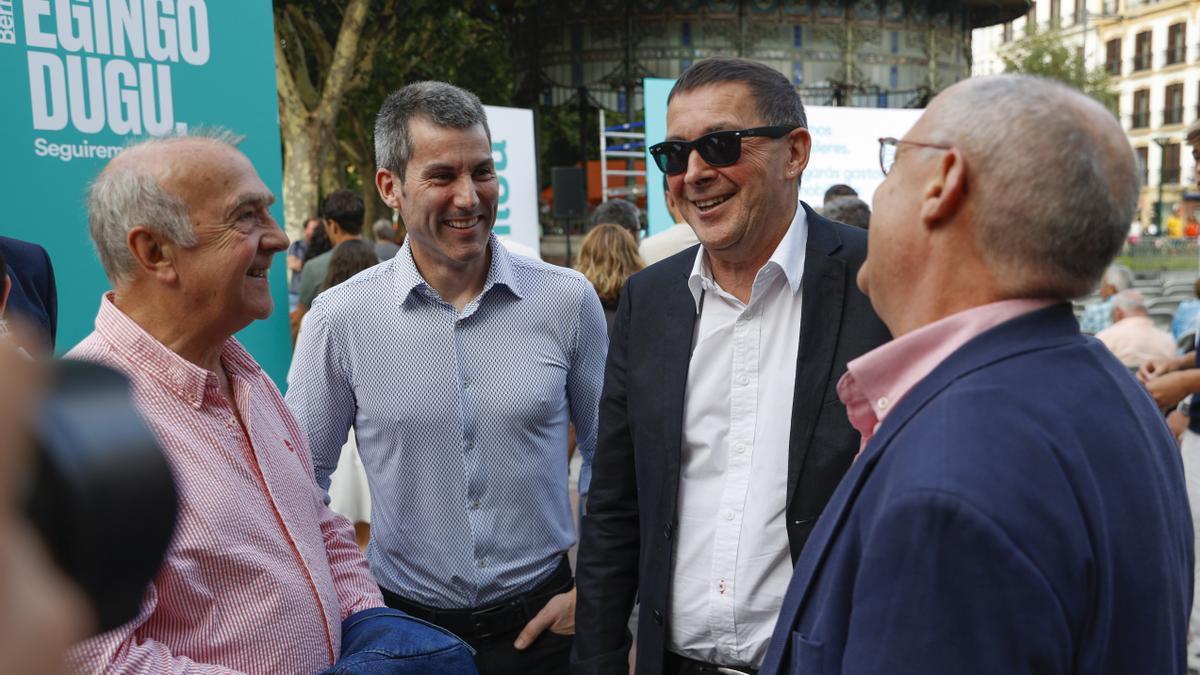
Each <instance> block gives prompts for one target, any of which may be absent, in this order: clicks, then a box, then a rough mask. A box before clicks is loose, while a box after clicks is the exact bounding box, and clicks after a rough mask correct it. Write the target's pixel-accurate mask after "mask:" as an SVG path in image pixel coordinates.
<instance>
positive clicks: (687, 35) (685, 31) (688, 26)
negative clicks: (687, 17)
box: [679, 21, 692, 47]
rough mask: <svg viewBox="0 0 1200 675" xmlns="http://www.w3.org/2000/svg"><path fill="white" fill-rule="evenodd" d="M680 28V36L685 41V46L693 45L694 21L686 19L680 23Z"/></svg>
mask: <svg viewBox="0 0 1200 675" xmlns="http://www.w3.org/2000/svg"><path fill="white" fill-rule="evenodd" d="M679 30H680V35H679V38H680V40H682V41H683V46H684V47H691V46H692V22H690V21H684V22H683V23H682V24H680V26H679Z"/></svg>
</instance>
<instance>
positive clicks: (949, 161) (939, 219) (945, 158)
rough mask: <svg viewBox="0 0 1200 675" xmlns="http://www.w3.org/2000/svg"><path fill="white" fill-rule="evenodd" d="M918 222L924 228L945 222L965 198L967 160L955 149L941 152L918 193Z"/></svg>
mask: <svg viewBox="0 0 1200 675" xmlns="http://www.w3.org/2000/svg"><path fill="white" fill-rule="evenodd" d="M921 197H922V199H921V221H922V222H923V223H924V224H925V225H926V227H937V226H938V225H940V224H941V223H945V222H947V221H949V220H950V218H951V217H952V216H953V215H954V214H955V213H956V212H957V211H958V209H959V208H961V207H962V204H963V201H964V200H965V199H966V197H967V163H966V160H965V158H964V157H963V155H962V153H961V152H959V151H958V149H957V148H951V149H949V150H946V151H945V152H943V153H942V156H941V158H940V160H939V161H938V163H937V165H936V168H935V169H934V172H933V177H932V179H931V180H930V181H929V183H927V184H926V186H925V191H924V194H923V195H921Z"/></svg>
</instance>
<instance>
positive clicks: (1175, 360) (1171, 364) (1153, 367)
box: [1137, 356, 1183, 384]
mask: <svg viewBox="0 0 1200 675" xmlns="http://www.w3.org/2000/svg"><path fill="white" fill-rule="evenodd" d="M1180 360H1181V359H1180V357H1178V356H1167V357H1164V358H1158V359H1150V360H1149V361H1146V362H1145V363H1143V364H1142V367H1141V368H1138V372H1137V379H1138V381H1139V382H1141V383H1142V384H1146V383H1147V382H1149V381H1151V380H1153V379H1155V378H1157V377H1162V376H1163V375H1166V374H1167V373H1171V372H1174V371H1176V370H1179V369H1180V368H1182V367H1183V364H1180V363H1179V361H1180Z"/></svg>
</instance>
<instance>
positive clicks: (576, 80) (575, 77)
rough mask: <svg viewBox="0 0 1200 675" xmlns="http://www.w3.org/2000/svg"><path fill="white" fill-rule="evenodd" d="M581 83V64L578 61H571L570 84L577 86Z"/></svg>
mask: <svg viewBox="0 0 1200 675" xmlns="http://www.w3.org/2000/svg"><path fill="white" fill-rule="evenodd" d="M582 84H583V64H582V63H580V62H579V61H572V62H571V86H572V87H578V86H580V85H582Z"/></svg>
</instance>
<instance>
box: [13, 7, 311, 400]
mask: <svg viewBox="0 0 1200 675" xmlns="http://www.w3.org/2000/svg"><path fill="white" fill-rule="evenodd" d="M272 21H273V18H272V13H271V3H270V2H269V0H241V1H239V2H232V1H230V0H90V1H89V0H0V72H3V73H4V75H3V77H4V81H5V82H6V84H7V86H6V91H7V92H8V94H7V98H6V103H5V105H4V106H2V107H0V129H2V131H0V139H3V148H4V161H3V163H2V165H0V181H2V184H3V186H4V188H3V194H4V195H5V202H6V209H5V214H4V220H3V224H2V225H0V233H2V234H4V235H6V236H10V237H15V238H17V239H24V240H27V241H32V242H35V243H38V244H41V245H42V246H43V247H45V248H46V250H47V251H48V252H49V254H50V258H51V261H52V262H53V264H54V271H55V275H56V278H57V283H58V352H59V353H60V354H61V353H62V352H65V351H67V350H68V349H70V348H71V347H72V346H74V345H75V343H77V342H79V340H81V339H82V338H83V337H84V336H86V335H87V334H88V333H89V332H91V330H92V325H93V320H94V319H95V316H96V310H97V308H98V307H99V303H100V297H101V294H103V293H104V292H105V291H106V290H108V289H109V287H110V285H109V283H108V280H107V278H105V276H104V272H103V270H102V269H101V267H100V261H99V258H98V257H97V255H96V252H95V250H94V249H93V247H92V245H91V240H90V239H89V238H88V232H87V209H86V191H87V186H88V183H89V182H90V181H91V180H92V178H94V177H95V176H96V174H97V173H99V171H100V170H101V169H102V168H103V167H104V165H105V164H106V163H107V161H108V160H109V159H110V158H112V157H114V156H115V155H116V154H117V153H118V152H120V151H121V149H122V148H123V147H125V146H126V145H128V144H129V143H131V142H134V141H136V140H137V139H140V138H144V137H146V136H151V135H163V134H168V133H175V134H178V133H187V131H188V130H189V129H197V128H200V127H209V128H211V127H220V128H224V129H228V130H230V131H232V132H234V133H237V134H239V135H242V136H244V137H245V141H244V142H243V143H242V144H241V146H240V149H241V150H242V152H244V153H245V154H246V155H247V156H248V157H249V158H250V161H251V162H253V163H254V166H255V167H256V168H257V169H258V173H259V175H261V176H262V179H263V182H265V183H266V185H267V187H268V188H269V189H271V191H272V192H274V193H275V195H276V196H277V197H278V196H279V195H280V185H281V184H282V166H281V153H280V145H279V142H280V141H279V103H278V98H277V95H276V86H275V51H274V44H273V41H274V29H273V24H272ZM272 214H273V215H274V216H275V218H276V220H281V219H282V217H283V207H282V204H281V203H280V202H276V205H275V206H274V207H273V208H272ZM285 267H286V266H285V264H284V260H283V254H282V253H280V254H279V255H277V256H275V259H274V261H273V263H272V265H271V271H270V281H271V287H272V294H273V296H274V298H275V311H274V313H273V314H272V316H271V318H270V319H268V320H266V321H259V322H255V323H254V324H252V325H251V326H249V327H248V328H246V329H245V330H244V331H242V332H241V333H240V334H239V335H238V338H239V339H240V340H241V341H242V342H243V344H245V345H246V347H247V348H248V349H249V350H250V352H251V353H253V354H254V357H255V358H256V359H258V361H259V363H260V364H262V366H263V368H264V369H265V370H266V371H267V373H269V374H270V375H271V377H272V378H273V379H274V380H275V382H276V383H279V384H281V385H282V383H283V381H284V378H285V377H286V374H287V368H288V363H289V361H290V356H291V354H290V352H291V350H290V347H289V339H288V320H287V307H288V305H287V288H286V278H285Z"/></svg>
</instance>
